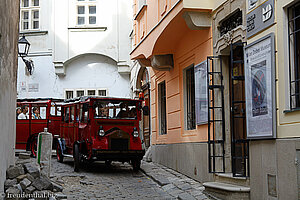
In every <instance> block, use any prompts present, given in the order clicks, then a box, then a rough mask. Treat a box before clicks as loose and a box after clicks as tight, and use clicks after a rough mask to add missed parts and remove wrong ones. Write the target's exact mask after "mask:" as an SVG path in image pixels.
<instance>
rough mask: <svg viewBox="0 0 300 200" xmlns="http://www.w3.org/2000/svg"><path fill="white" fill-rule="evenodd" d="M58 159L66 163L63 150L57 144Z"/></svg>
mask: <svg viewBox="0 0 300 200" xmlns="http://www.w3.org/2000/svg"><path fill="white" fill-rule="evenodd" d="M56 157H57V161H58V162H60V163H62V162H63V161H64V156H63V154H62V149H61V147H60V145H59V143H57V144H56Z"/></svg>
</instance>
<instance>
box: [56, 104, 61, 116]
mask: <svg viewBox="0 0 300 200" xmlns="http://www.w3.org/2000/svg"><path fill="white" fill-rule="evenodd" d="M55 108H56V116H61V106H56V107H55Z"/></svg>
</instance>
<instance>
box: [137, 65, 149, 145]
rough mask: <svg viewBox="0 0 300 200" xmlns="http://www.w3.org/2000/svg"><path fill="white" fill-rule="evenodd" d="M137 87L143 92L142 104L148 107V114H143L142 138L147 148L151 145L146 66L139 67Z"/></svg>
mask: <svg viewBox="0 0 300 200" xmlns="http://www.w3.org/2000/svg"><path fill="white" fill-rule="evenodd" d="M137 88H139V89H141V92H142V93H143V94H144V105H143V106H147V107H148V108H149V115H143V121H142V123H143V126H142V127H143V138H144V142H145V148H146V149H147V148H148V147H150V145H151V139H150V138H151V137H150V136H151V124H150V119H151V118H150V78H149V72H148V70H147V68H146V67H145V68H141V69H140V72H139V76H138V79H137Z"/></svg>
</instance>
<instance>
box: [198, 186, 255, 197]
mask: <svg viewBox="0 0 300 200" xmlns="http://www.w3.org/2000/svg"><path fill="white" fill-rule="evenodd" d="M203 186H204V187H205V190H204V192H205V193H206V194H207V195H208V196H211V197H212V198H214V199H222V200H249V199H250V187H245V186H240V185H233V184H228V183H221V182H206V183H203Z"/></svg>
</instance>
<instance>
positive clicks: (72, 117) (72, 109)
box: [70, 106, 75, 122]
mask: <svg viewBox="0 0 300 200" xmlns="http://www.w3.org/2000/svg"><path fill="white" fill-rule="evenodd" d="M70 109H71V117H70V122H73V121H74V117H75V108H74V106H72V107H71V108H70Z"/></svg>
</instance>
